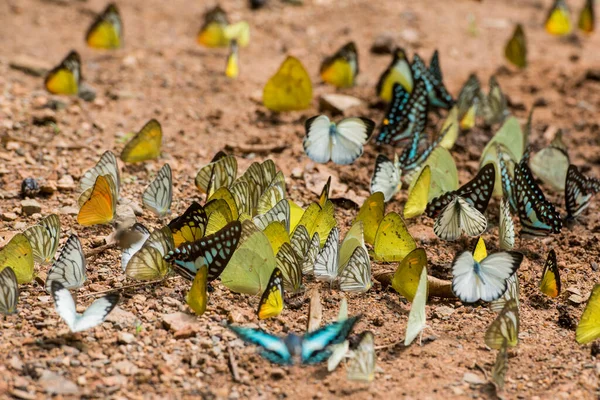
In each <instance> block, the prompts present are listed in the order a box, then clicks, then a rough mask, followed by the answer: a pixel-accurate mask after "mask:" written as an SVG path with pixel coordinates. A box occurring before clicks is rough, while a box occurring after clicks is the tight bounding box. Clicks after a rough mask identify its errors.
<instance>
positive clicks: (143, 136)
mask: <svg viewBox="0 0 600 400" xmlns="http://www.w3.org/2000/svg"><path fill="white" fill-rule="evenodd" d="M161 145H162V128H161V126H160V124H159V123H158V121H157V120H155V119H151V120H150V121H148V122H147V123H146V125H144V127H143V128H142V129H141V130H140V131H139V132H138V133H137V134H136V135H135V136H134V137H133V138H132V139H131V140H130V141H129V143H127V144H126V145H125V147H124V148H123V151H122V152H121V160H123V161H124V162H128V163H137V162H140V161H146V160H152V159H155V158H158V156H160V147H161Z"/></svg>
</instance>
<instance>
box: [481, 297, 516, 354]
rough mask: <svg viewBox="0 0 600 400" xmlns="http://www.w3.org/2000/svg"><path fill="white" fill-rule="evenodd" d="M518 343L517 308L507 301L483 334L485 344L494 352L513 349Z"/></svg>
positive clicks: (514, 304) (513, 302) (513, 301)
mask: <svg viewBox="0 0 600 400" xmlns="http://www.w3.org/2000/svg"><path fill="white" fill-rule="evenodd" d="M518 342H519V306H518V305H517V302H516V301H515V300H514V299H513V300H509V301H508V302H506V304H505V305H504V308H503V309H502V311H500V313H499V314H498V316H497V317H496V319H495V320H494V321H493V322H492V323H491V325H490V326H489V327H488V329H487V331H486V332H485V344H486V345H487V346H488V347H490V348H492V349H496V350H500V349H501V348H502V346H504V345H506V346H508V347H515V346H516V345H517V343H518Z"/></svg>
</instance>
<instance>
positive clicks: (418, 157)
mask: <svg viewBox="0 0 600 400" xmlns="http://www.w3.org/2000/svg"><path fill="white" fill-rule="evenodd" d="M451 127H452V125H450V126H448V127H446V129H444V131H443V132H442V133H440V134H439V136H438V137H437V138H436V139H435V140H434V141H433V142H431V143H430V144H429V145H428V146H427V147H426V148H425V149H424V150H423V151H422V152H419V142H418V141H417V140H416V139H413V140H412V141H411V143H410V145H409V146H407V147H406V148H405V149H404V151H403V152H402V153H401V154H400V157H399V158H398V165H399V167H400V168H402V170H403V171H411V170H413V169H416V168H418V167H419V166H421V164H423V163H424V162H425V160H427V157H429V155H430V154H431V153H432V152H433V150H435V148H436V147H438V145H439V144H440V143H441V142H442V140H443V139H444V137H445V136H446V133H448V131H449V130H450V128H451Z"/></svg>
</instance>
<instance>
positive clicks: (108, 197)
mask: <svg viewBox="0 0 600 400" xmlns="http://www.w3.org/2000/svg"><path fill="white" fill-rule="evenodd" d="M118 196H119V195H118V193H117V188H116V186H115V182H114V181H113V178H112V176H111V175H102V176H99V177H98V178H96V183H95V184H94V187H93V189H92V192H91V193H90V197H89V198H88V199H87V200H86V201H85V202H84V203H83V205H82V206H81V208H80V209H79V214H77V222H78V223H79V224H80V225H82V226H90V225H102V224H110V223H112V222H113V220H114V218H115V213H116V210H117V200H118Z"/></svg>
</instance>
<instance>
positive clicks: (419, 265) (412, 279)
mask: <svg viewBox="0 0 600 400" xmlns="http://www.w3.org/2000/svg"><path fill="white" fill-rule="evenodd" d="M426 266H427V254H425V250H424V249H422V248H417V249H414V250H413V251H411V252H410V253H408V254H407V255H406V257H404V258H403V259H402V261H401V262H400V264H398V268H397V269H396V272H394V275H393V276H392V288H393V289H394V290H395V291H396V292H398V293H400V294H401V295H402V296H404V297H405V298H406V299H407V300H408V301H410V302H412V301H413V299H414V298H415V295H416V293H417V290H418V287H419V279H420V277H421V271H422V270H423V269H424V268H426Z"/></svg>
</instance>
